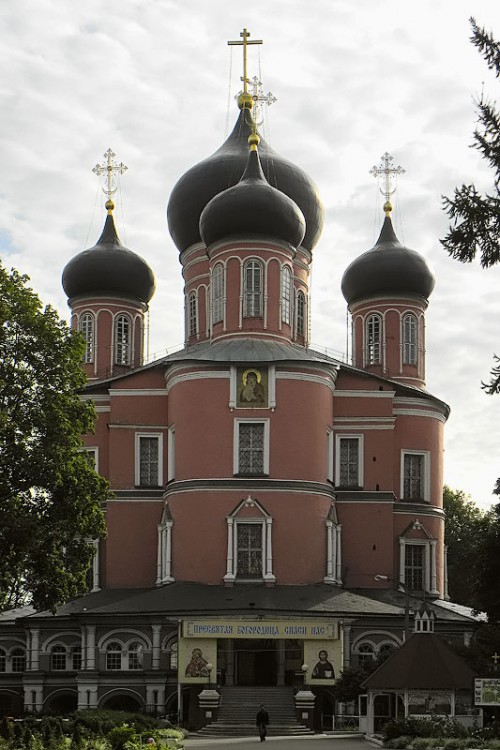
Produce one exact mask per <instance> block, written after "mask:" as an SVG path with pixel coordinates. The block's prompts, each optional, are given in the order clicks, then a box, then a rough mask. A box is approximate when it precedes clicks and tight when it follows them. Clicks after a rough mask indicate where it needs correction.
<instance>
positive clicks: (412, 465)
mask: <svg viewBox="0 0 500 750" xmlns="http://www.w3.org/2000/svg"><path fill="white" fill-rule="evenodd" d="M428 463H429V455H428V453H427V452H425V451H420V452H418V453H413V452H411V453H410V452H403V458H402V482H401V484H402V487H401V496H402V498H403V500H407V501H409V502H414V503H422V502H428V501H429V470H428Z"/></svg>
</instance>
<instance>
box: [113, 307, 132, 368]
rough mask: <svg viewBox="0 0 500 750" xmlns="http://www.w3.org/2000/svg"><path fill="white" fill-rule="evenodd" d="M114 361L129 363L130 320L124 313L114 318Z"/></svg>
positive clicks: (122, 363)
mask: <svg viewBox="0 0 500 750" xmlns="http://www.w3.org/2000/svg"><path fill="white" fill-rule="evenodd" d="M115 363H116V364H117V365H129V364H130V320H129V318H128V317H127V316H126V315H118V317H117V318H116V320H115Z"/></svg>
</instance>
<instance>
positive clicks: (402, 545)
mask: <svg viewBox="0 0 500 750" xmlns="http://www.w3.org/2000/svg"><path fill="white" fill-rule="evenodd" d="M399 582H400V583H402V584H403V586H404V582H405V540H404V539H401V538H400V539H399Z"/></svg>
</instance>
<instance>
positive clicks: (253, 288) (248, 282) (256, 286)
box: [243, 260, 262, 318]
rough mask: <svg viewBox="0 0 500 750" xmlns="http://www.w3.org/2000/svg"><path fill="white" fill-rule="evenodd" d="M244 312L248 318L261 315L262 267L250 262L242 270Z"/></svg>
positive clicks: (257, 262) (255, 262) (254, 261)
mask: <svg viewBox="0 0 500 750" xmlns="http://www.w3.org/2000/svg"><path fill="white" fill-rule="evenodd" d="M243 277H244V278H243V288H244V312H243V314H244V315H245V316H246V317H249V318H252V317H253V318H256V317H259V316H260V315H262V266H261V264H260V262H259V261H257V260H250V261H248V262H247V263H246V264H245V267H244V269H243Z"/></svg>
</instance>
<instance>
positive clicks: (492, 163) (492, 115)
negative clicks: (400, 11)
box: [441, 18, 500, 494]
mask: <svg viewBox="0 0 500 750" xmlns="http://www.w3.org/2000/svg"><path fill="white" fill-rule="evenodd" d="M470 23H471V27H472V36H471V42H472V44H473V45H474V46H475V47H477V49H478V50H479V52H480V53H481V54H482V56H483V57H484V59H485V61H486V64H487V65H488V68H489V69H490V70H492V71H493V72H494V74H495V76H496V77H497V78H499V77H500V43H499V42H498V41H497V40H496V39H495V38H494V36H493V34H492V33H489V32H487V31H486V30H485V29H484V28H481V27H479V26H478V24H477V23H476V21H475V19H474V18H471V19H470ZM475 103H476V108H477V116H478V117H477V126H476V129H475V130H474V135H473V143H472V146H473V148H475V149H477V150H478V151H479V153H480V154H481V156H482V158H483V159H485V160H486V163H487V165H488V166H489V168H490V169H491V171H492V186H491V189H490V191H489V192H487V193H485V194H484V195H482V194H481V192H480V191H478V190H477V188H476V187H475V185H473V184H468V185H467V184H463V185H462V186H461V187H459V188H455V191H454V194H453V197H452V198H447V197H444V198H443V202H444V209H445V211H446V212H447V214H448V216H449V218H450V220H451V223H450V227H449V230H448V234H447V235H446V237H445V238H444V239H443V240H441V242H442V244H443V245H444V247H445V248H446V250H447V251H448V253H449V255H451V256H452V257H453V258H456V259H457V260H460V261H462V262H463V263H470V262H471V261H472V260H473V259H474V258H475V257H476V255H477V254H478V253H479V255H480V261H481V265H482V266H483V268H489V267H490V266H493V265H495V264H496V263H499V262H500V112H498V110H497V109H496V103H495V102H494V101H493V102H492V101H488V100H487V99H486V98H485V97H484V96H483V95H481V97H480V98H479V99H478V100H476V102H475ZM494 359H495V363H496V364H495V365H494V366H493V368H492V370H491V377H490V381H489V382H488V383H483V388H484V390H485V391H486V392H487V393H489V394H493V393H500V357H498V356H497V355H494ZM494 491H495V492H496V493H497V494H500V479H499V480H497V484H496V489H495V490H494Z"/></svg>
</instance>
